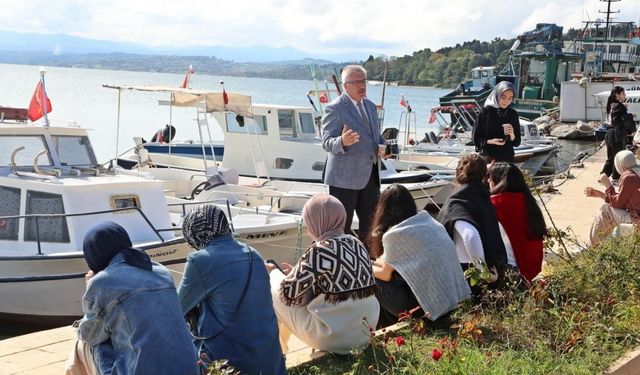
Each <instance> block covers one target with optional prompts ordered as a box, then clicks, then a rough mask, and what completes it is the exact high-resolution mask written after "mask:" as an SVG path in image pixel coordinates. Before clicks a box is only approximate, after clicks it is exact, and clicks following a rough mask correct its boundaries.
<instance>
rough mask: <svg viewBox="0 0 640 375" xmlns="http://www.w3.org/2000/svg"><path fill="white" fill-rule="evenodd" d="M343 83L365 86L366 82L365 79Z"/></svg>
mask: <svg viewBox="0 0 640 375" xmlns="http://www.w3.org/2000/svg"><path fill="white" fill-rule="evenodd" d="M344 83H345V85H366V84H367V80H366V79H355V80H353V81H345V82H344Z"/></svg>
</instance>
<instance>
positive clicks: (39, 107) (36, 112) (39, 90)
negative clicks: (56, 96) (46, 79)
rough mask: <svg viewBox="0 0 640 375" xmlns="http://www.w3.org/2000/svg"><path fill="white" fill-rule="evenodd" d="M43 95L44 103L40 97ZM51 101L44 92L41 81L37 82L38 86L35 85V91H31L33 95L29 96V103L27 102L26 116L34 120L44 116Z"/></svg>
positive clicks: (49, 109) (49, 110) (48, 109)
mask: <svg viewBox="0 0 640 375" xmlns="http://www.w3.org/2000/svg"><path fill="white" fill-rule="evenodd" d="M43 97H44V102H45V103H44V105H43V103H42V98H43ZM51 110H52V108H51V101H50V100H49V98H48V97H47V94H46V93H45V92H44V87H43V86H42V81H39V82H38V86H36V91H34V92H33V96H32V97H31V103H29V112H28V113H27V116H28V117H29V120H31V121H36V120H37V119H39V118H41V117H42V116H44V114H45V111H46V113H49V112H51Z"/></svg>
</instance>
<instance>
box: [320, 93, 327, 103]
mask: <svg viewBox="0 0 640 375" xmlns="http://www.w3.org/2000/svg"><path fill="white" fill-rule="evenodd" d="M320 103H329V96H328V95H327V92H326V91H323V92H321V93H320Z"/></svg>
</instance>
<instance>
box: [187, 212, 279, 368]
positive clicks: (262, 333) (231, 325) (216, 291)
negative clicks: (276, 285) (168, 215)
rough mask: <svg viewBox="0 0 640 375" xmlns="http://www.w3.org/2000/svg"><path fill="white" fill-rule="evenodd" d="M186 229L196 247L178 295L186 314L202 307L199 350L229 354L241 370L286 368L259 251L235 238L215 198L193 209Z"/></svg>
mask: <svg viewBox="0 0 640 375" xmlns="http://www.w3.org/2000/svg"><path fill="white" fill-rule="evenodd" d="M182 230H183V233H184V237H185V239H186V240H187V242H188V243H189V245H190V246H191V247H192V248H194V249H196V251H194V252H192V253H191V254H189V256H188V258H187V264H186V266H185V270H184V275H183V277H182V281H181V282H180V286H179V287H178V296H179V298H180V303H181V304H182V310H183V312H184V313H185V314H187V313H188V312H190V311H192V310H193V309H194V308H197V309H198V311H199V317H198V318H197V328H196V329H195V330H196V331H197V332H196V333H195V334H194V338H195V339H196V342H197V343H198V342H199V343H200V345H199V350H200V355H201V356H202V354H203V353H204V354H206V358H208V359H209V360H222V359H227V360H229V364H230V365H232V366H233V367H235V368H236V369H237V370H239V371H240V372H242V373H243V374H265V375H267V374H286V369H285V364H284V358H283V356H282V351H281V350H280V346H279V345H278V323H277V320H276V316H275V314H274V312H273V304H272V302H271V294H270V293H269V276H268V275H267V272H266V270H265V268H264V264H263V261H262V258H261V257H260V254H258V252H257V251H256V250H254V249H252V248H250V247H249V246H246V245H243V244H241V243H239V242H237V241H236V240H234V239H233V236H232V234H231V230H230V229H229V225H228V222H227V217H226V216H225V214H224V212H223V211H222V210H221V209H220V208H218V207H216V206H214V205H211V204H207V205H202V206H198V207H197V208H195V209H194V210H193V211H191V212H189V213H188V214H187V215H186V216H185V218H184V220H183V224H182ZM191 328H192V330H194V327H193V326H192V327H191Z"/></svg>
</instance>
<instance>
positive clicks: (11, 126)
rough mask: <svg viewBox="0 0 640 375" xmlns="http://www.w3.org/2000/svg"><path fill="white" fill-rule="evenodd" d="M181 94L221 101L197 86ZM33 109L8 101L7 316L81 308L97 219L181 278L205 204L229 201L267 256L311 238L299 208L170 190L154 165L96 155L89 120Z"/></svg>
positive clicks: (75, 313)
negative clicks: (188, 233)
mask: <svg viewBox="0 0 640 375" xmlns="http://www.w3.org/2000/svg"><path fill="white" fill-rule="evenodd" d="M178 97H180V98H182V99H184V100H194V101H196V102H198V103H200V104H202V103H204V102H206V100H212V101H214V102H215V99H211V98H210V97H206V96H202V95H201V94H200V93H196V92H191V91H190V90H184V91H183V92H182V93H181V95H178ZM205 106H206V104H205ZM229 108H231V109H233V105H230V106H229ZM26 113H27V111H26V110H19V109H0V118H1V119H2V122H0V145H1V147H0V150H1V151H0V197H1V199H2V202H3V205H2V206H1V208H0V246H1V248H2V252H1V254H0V299H1V300H2V301H3V303H2V307H0V320H2V321H3V322H7V321H15V322H28V323H29V324H30V325H31V326H37V325H43V326H50V325H58V324H64V323H70V322H71V321H72V320H73V319H75V318H77V317H79V316H81V315H82V306H81V299H82V295H83V294H84V289H85V282H84V274H85V273H86V271H87V266H86V263H85V261H84V257H83V252H82V243H83V239H84V236H85V234H86V233H87V231H88V230H89V229H90V228H92V227H93V226H94V225H96V224H97V223H99V222H103V221H107V220H110V221H114V222H116V223H118V224H120V225H122V226H123V227H124V228H125V229H126V230H127V232H128V233H129V235H130V237H131V239H132V242H133V243H134V246H136V247H138V248H141V249H143V250H144V251H146V252H147V253H148V254H149V256H150V257H151V259H152V260H153V261H157V262H159V263H162V264H164V265H166V266H167V267H168V268H169V269H171V270H172V271H173V274H174V280H175V281H176V283H177V282H179V280H180V278H181V273H182V271H183V268H184V263H185V261H186V256H187V254H188V253H189V252H190V251H192V249H190V248H189V247H188V245H187V244H186V242H185V240H184V238H183V237H182V233H181V221H182V218H183V216H184V214H185V213H187V212H189V210H190V209H192V208H193V207H195V206H196V205H199V204H204V203H211V204H216V205H218V206H219V207H220V208H222V209H223V210H224V211H225V212H226V213H227V216H228V217H229V221H230V225H231V228H232V230H233V232H234V235H235V236H236V237H237V238H238V239H239V240H240V241H243V242H246V243H248V244H249V245H251V246H254V247H255V248H256V249H257V250H258V251H259V252H260V253H261V254H262V255H263V257H265V258H274V259H276V260H278V261H293V260H295V259H296V257H297V256H299V254H300V253H301V251H302V246H304V244H306V243H307V242H310V241H309V240H308V239H307V238H306V236H305V235H304V231H303V227H302V225H301V220H300V217H299V215H290V214H285V213H277V212H265V211H260V212H258V211H257V210H253V209H248V208H246V207H242V206H241V205H238V206H234V205H232V202H230V200H229V199H228V198H219V199H215V200H211V199H205V198H204V197H205V196H204V195H203V196H197V195H196V197H195V199H181V198H177V197H171V196H170V194H167V191H166V184H165V182H164V181H161V180H159V179H157V178H156V177H155V176H153V175H151V174H148V173H145V172H139V171H130V170H124V169H122V168H119V167H117V166H115V165H113V164H112V163H108V164H109V167H106V165H107V164H100V163H98V161H97V159H96V156H95V153H94V150H93V147H92V145H91V142H90V141H89V138H88V134H87V131H86V130H85V129H83V128H80V127H79V126H77V125H75V124H73V123H72V124H69V123H61V122H58V121H51V122H50V123H49V122H48V121H47V123H45V124H44V125H43V124H39V123H32V122H27V121H26ZM116 133H117V132H116Z"/></svg>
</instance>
